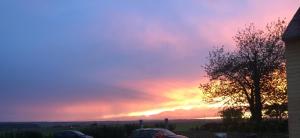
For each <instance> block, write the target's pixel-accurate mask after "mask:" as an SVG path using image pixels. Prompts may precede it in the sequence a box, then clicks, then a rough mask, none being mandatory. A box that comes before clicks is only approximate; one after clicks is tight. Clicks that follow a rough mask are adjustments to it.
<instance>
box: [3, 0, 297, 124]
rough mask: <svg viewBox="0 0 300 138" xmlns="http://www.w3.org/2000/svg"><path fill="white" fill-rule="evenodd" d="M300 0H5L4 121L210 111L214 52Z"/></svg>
mask: <svg viewBox="0 0 300 138" xmlns="http://www.w3.org/2000/svg"><path fill="white" fill-rule="evenodd" d="M299 6H300V2H299V0H130V1H123V0H119V1H117V0H107V1H103V0H102V1H100V0H72V1H64V0H23V1H17V0H1V1H0V18H1V21H0V65H1V66H0V121H84V120H136V119H162V118H165V117H168V118H171V119H179V118H181V119H184V118H205V117H214V116H217V111H218V107H219V105H210V104H206V103H204V102H203V101H202V100H201V91H200V90H199V89H198V85H199V83H201V82H203V81H206V80H207V78H206V77H205V73H204V71H203V68H202V66H203V65H204V64H205V63H206V62H207V59H206V57H207V56H208V52H209V51H210V50H212V49H213V48H214V47H216V46H221V45H224V46H225V48H227V49H233V48H234V43H233V40H232V37H233V36H234V34H235V33H236V31H237V30H239V29H242V28H244V27H245V25H246V24H249V23H251V22H253V23H255V24H256V25H257V26H258V27H263V26H264V25H265V24H266V23H268V22H270V21H274V20H276V19H278V18H286V21H290V19H291V18H292V16H293V14H294V13H295V12H296V10H297V9H298V7H299Z"/></svg>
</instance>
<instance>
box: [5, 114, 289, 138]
mask: <svg viewBox="0 0 300 138" xmlns="http://www.w3.org/2000/svg"><path fill="white" fill-rule="evenodd" d="M268 125H269V124H268ZM271 125H272V126H274V125H273V124H271ZM266 126H267V125H264V126H263V127H266ZM284 126H285V124H284ZM139 127H140V126H139V122H138V121H104V122H103V121H102V122H101V121H100V122H26V123H21V122H20V123H0V138H53V134H54V133H55V132H58V131H62V130H79V131H82V132H83V133H85V134H88V135H91V136H93V137H94V138H127V137H128V136H129V135H130V134H131V132H132V131H133V130H134V129H137V128H139ZM144 127H160V128H164V127H165V125H164V123H163V121H161V120H146V121H144ZM231 127H232V126H226V130H225V129H222V128H224V126H222V124H221V120H200V119H193V120H170V121H169V129H170V130H172V131H174V132H175V133H177V134H181V135H185V136H188V137H189V138H210V137H214V134H215V133H217V132H227V133H228V137H229V138H241V137H247V136H251V135H254V134H255V135H257V137H261V138H269V137H272V138H288V135H287V131H280V130H281V128H278V130H279V131H278V132H277V131H275V132H269V131H267V130H266V131H258V132H257V133H253V132H251V131H244V130H240V131H238V132H237V131H234V129H233V130H229V129H227V128H231ZM220 128H221V129H220ZM247 129H248V127H247ZM259 129H261V128H259ZM284 129H285V128H284ZM249 130H250V129H249ZM274 130H275V129H274Z"/></svg>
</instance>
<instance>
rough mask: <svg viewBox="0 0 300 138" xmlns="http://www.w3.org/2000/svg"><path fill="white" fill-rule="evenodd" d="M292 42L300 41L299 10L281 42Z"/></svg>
mask: <svg viewBox="0 0 300 138" xmlns="http://www.w3.org/2000/svg"><path fill="white" fill-rule="evenodd" d="M294 40H300V8H299V9H298V11H297V12H296V14H295V15H294V17H293V19H292V20H291V22H290V23H289V25H288V26H287V29H286V31H285V32H284V34H283V41H285V42H288V41H294Z"/></svg>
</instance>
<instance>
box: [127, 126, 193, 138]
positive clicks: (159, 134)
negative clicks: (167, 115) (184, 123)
mask: <svg viewBox="0 0 300 138" xmlns="http://www.w3.org/2000/svg"><path fill="white" fill-rule="evenodd" d="M130 138H188V137H186V136H182V135H176V134H175V133H173V132H172V131H170V130H168V129H163V128H141V129H136V130H134V131H133V133H132V135H131V136H130Z"/></svg>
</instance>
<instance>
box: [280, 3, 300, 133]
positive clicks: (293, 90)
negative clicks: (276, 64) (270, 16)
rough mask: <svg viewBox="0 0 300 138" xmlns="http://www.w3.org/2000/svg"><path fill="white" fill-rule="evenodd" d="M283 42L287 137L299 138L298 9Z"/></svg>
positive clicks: (299, 49) (299, 26)
mask: <svg viewBox="0 0 300 138" xmlns="http://www.w3.org/2000/svg"><path fill="white" fill-rule="evenodd" d="M283 40H284V42H285V43H286V58H287V81H288V101H289V103H288V104H289V105H288V109H289V133H290V134H289V135H290V136H289V137H290V138H299V137H300V8H299V9H298V11H297V12H296V14H295V15H294V17H293V19H292V20H291V22H290V23H289V25H288V27H287V29H286V31H285V33H284V34H283Z"/></svg>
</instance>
